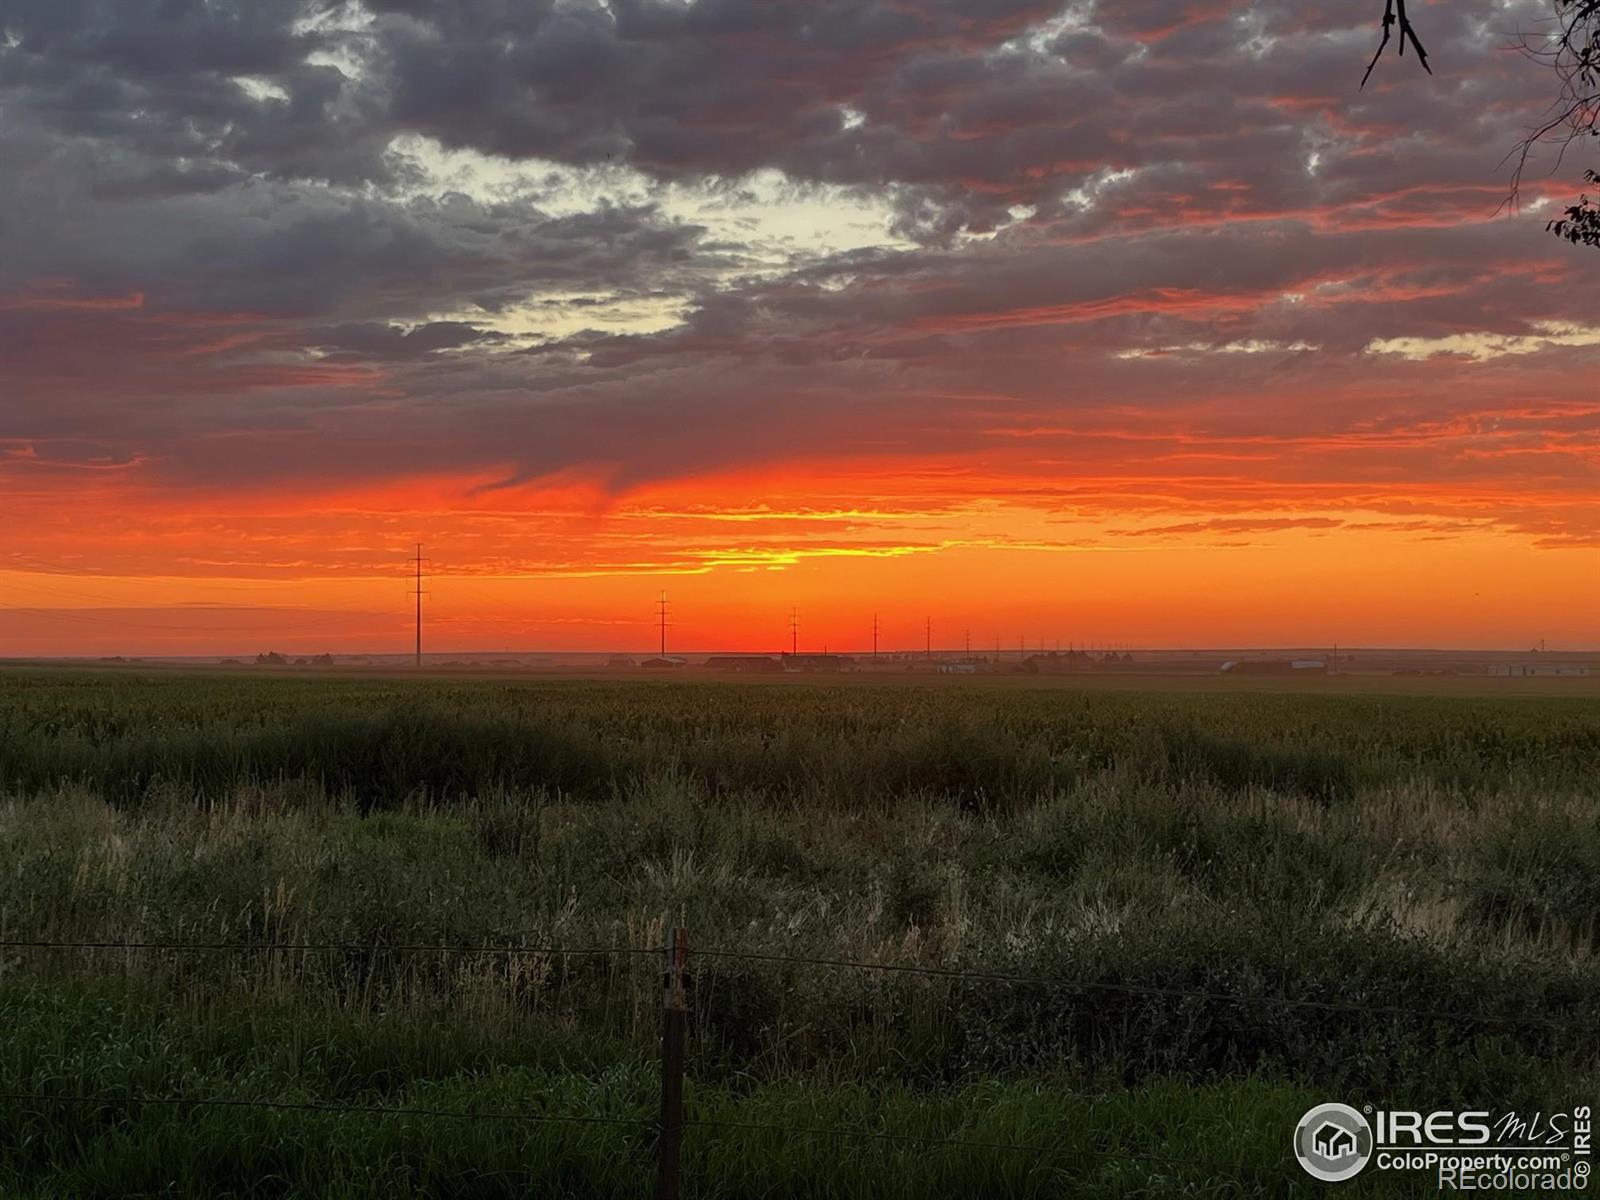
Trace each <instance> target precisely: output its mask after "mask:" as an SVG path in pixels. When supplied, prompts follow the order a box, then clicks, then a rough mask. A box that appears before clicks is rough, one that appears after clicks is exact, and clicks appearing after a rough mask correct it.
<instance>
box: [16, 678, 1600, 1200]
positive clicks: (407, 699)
mask: <svg viewBox="0 0 1600 1200" xmlns="http://www.w3.org/2000/svg"><path fill="white" fill-rule="evenodd" d="M1339 683H1340V684H1341V687H1340V689H1339V691H1338V692H1337V694H1333V693H1328V694H1321V693H1317V692H1314V691H1305V692H1288V691H1285V690H1281V689H1280V690H1278V691H1273V690H1271V689H1270V688H1262V689H1250V688H1245V687H1232V688H1228V689H1215V688H1213V689H1209V690H1197V689H1196V688H1195V687H1189V686H1186V685H1182V684H1178V683H1172V684H1168V685H1166V686H1161V687H1157V686H1149V687H1142V686H1139V685H1135V684H1133V683H1130V682H1127V681H1123V682H1120V683H1119V684H1118V685H1117V686H1115V687H1108V688H1094V687H1074V688H1068V687H1052V686H1046V685H1040V686H1027V685H1025V684H1023V683H1022V682H1021V681H1019V682H1018V685H1017V686H1006V687H997V686H983V685H980V684H968V685H960V684H949V683H941V684H940V685H938V686H926V687H924V686H910V685H899V686H888V685H876V684H872V683H867V682H863V681H859V680H857V681H851V682H850V683H848V684H840V685H829V684H827V683H820V682H808V683H806V684H805V685H793V686H771V685H760V684H753V685H752V684H736V683H713V682H686V681H671V682H643V681H618V682H607V681H600V680H565V681H563V680H531V681H508V680H503V679H502V680H454V681H452V680H448V679H404V678H387V679H385V678H381V677H377V678H365V679H360V678H310V677H302V676H293V675H283V676H275V677H274V676H261V675H242V674H233V675H226V674H221V673H212V674H204V673H182V672H165V673H163V672H150V673H140V672H136V671H128V672H104V673H101V672H72V671H60V670H44V669H39V670H16V671H11V672H7V673H4V674H0V943H3V945H0V1196H3V1197H6V1198H8V1200H9V1198H12V1197H16V1198H27V1200H43V1198H46V1197H48V1198H51V1200H67V1198H72V1200H87V1198H93V1197H123V1196H163V1197H167V1196H171V1197H186V1198H189V1197H193V1198H201V1197H204V1198H210V1197H219V1196H237V1197H245V1196H249V1197H284V1198H287V1197H310V1196H328V1197H341V1198H344V1197H348V1198H352V1200H353V1198H356V1197H360V1198H363V1200H378V1198H388V1197H441V1198H442V1197H529V1196H537V1197H541V1198H543V1197H619V1198H620V1197H637V1196H648V1195H650V1194H651V1190H652V1188H653V1186H654V1180H655V1173H654V1172H655V1168H654V1166H653V1162H652V1141H653V1138H654V1137H655V1126H654V1124H653V1122H654V1121H655V1119H656V1116H657V1102H658V1098H659V1090H660V1083H659V1073H658V1067H659V1057H658V1036H659V1033H660V1028H661V992H662V989H661V982H662V960H661V955H660V953H659V949H660V947H661V946H662V943H663V939H664V936H665V931H666V929H667V928H668V927H669V926H680V927H684V928H687V929H688V930H689V935H690V938H691V949H690V961H689V969H690V976H691V980H690V982H691V1008H692V1011H691V1015H690V1025H691V1037H690V1041H689V1049H688V1065H687V1084H686V1112H687V1116H688V1120H689V1124H688V1127H687V1128H686V1129H685V1132H684V1142H683V1179H684V1192H685V1195H688V1196H696V1197H722V1198H740V1200H742V1198H746V1197H751V1198H753V1197H824V1196H825V1197H857V1196H860V1197H885V1198H888V1197H894V1198H905V1200H910V1198H913V1197H932V1196H963V1197H968V1196H971V1197H987V1196H994V1197H1002V1196H1004V1197H1013V1196H1018V1197H1040V1198H1043V1197H1063V1196H1073V1197H1120V1196H1142V1197H1168V1196H1172V1197H1177V1196H1183V1197H1211V1196H1215V1197H1233V1196H1307V1197H1309V1196H1314V1195H1321V1194H1323V1192H1324V1190H1325V1185H1321V1184H1316V1183H1314V1182H1313V1181H1312V1180H1311V1179H1310V1178H1309V1177H1308V1176H1306V1175H1305V1174H1304V1173H1303V1172H1301V1170H1300V1168H1299V1166H1298V1165H1297V1164H1296V1163H1295V1161H1294V1158H1293V1156H1292V1154H1291V1153H1290V1138H1291V1135H1292V1133H1293V1130H1294V1126H1295V1122H1296V1121H1297V1120H1298V1118H1299V1117H1300V1115H1301V1114H1302V1113H1303V1112H1304V1111H1305V1110H1306V1109H1307V1108H1308V1107H1310V1106H1311V1105H1312V1104H1315V1103H1319V1102H1322V1101H1328V1100H1341V1101H1344V1102H1346V1103H1350V1104H1353V1105H1358V1106H1359V1105H1361V1104H1363V1103H1372V1104H1375V1105H1379V1106H1400V1107H1418V1108H1421V1109H1422V1110H1424V1111H1428V1110H1432V1109H1438V1108H1448V1107H1452V1106H1454V1107H1464V1108H1500V1109H1504V1108H1518V1109H1525V1110H1540V1111H1546V1112H1548V1111H1550V1110H1553V1109H1560V1108H1564V1107H1571V1106H1572V1105H1574V1104H1578V1103H1593V1102H1594V1097H1595V1096H1596V1095H1597V1094H1600V1087H1597V1084H1600V957H1597V951H1600V695H1595V694H1593V693H1592V692H1590V693H1573V694H1565V695H1562V694H1520V693H1514V692H1511V691H1509V690H1508V691H1507V692H1506V694H1502V695H1466V694H1450V695H1424V694H1399V693H1379V692H1369V693H1363V692H1361V691H1359V690H1357V687H1358V686H1359V685H1356V684H1354V683H1352V682H1351V681H1345V680H1340V681H1339ZM1418 690H1420V688H1419V689H1418ZM860 964H875V965H868V966H862V965H860ZM1408 1189H1409V1190H1408ZM1341 1192H1342V1194H1345V1195H1349V1196H1352V1197H1359V1196H1376V1195H1424V1194H1426V1195H1436V1194H1437V1190H1436V1187H1435V1185H1434V1183H1433V1181H1432V1180H1429V1179H1426V1178H1422V1177H1416V1178H1412V1179H1403V1178H1402V1177H1400V1176H1381V1175H1376V1174H1369V1175H1364V1176H1362V1177H1360V1178H1359V1179H1357V1180H1355V1181H1352V1182H1350V1183H1348V1184H1344V1185H1341Z"/></svg>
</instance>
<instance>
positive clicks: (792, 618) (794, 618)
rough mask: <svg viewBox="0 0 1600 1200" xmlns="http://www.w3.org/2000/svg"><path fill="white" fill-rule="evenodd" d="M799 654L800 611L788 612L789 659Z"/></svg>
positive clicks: (791, 610)
mask: <svg viewBox="0 0 1600 1200" xmlns="http://www.w3.org/2000/svg"><path fill="white" fill-rule="evenodd" d="M799 653H800V610H799V609H798V608H791V609H790V610H789V657H790V658H793V657H794V656H795V655H796V654H799Z"/></svg>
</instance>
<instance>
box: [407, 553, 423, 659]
mask: <svg viewBox="0 0 1600 1200" xmlns="http://www.w3.org/2000/svg"><path fill="white" fill-rule="evenodd" d="M415 561H416V568H417V581H416V584H415V585H414V586H413V587H412V589H411V594H412V595H414V596H415V597H416V598H417V660H416V661H417V666H419V667H420V666H421V665H422V597H423V596H425V595H427V593H426V592H424V591H423V590H422V564H423V563H424V562H425V561H426V560H425V559H424V558H423V557H422V543H421V542H418V543H417V557H416V560H415Z"/></svg>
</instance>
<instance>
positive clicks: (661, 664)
mask: <svg viewBox="0 0 1600 1200" xmlns="http://www.w3.org/2000/svg"><path fill="white" fill-rule="evenodd" d="M688 665H689V664H688V663H687V662H686V661H685V660H684V659H681V658H675V657H673V656H672V655H666V656H664V657H659V658H647V659H645V660H644V661H643V662H642V663H640V664H639V667H640V669H641V670H644V671H676V670H678V669H679V668H680V667H686V666H688Z"/></svg>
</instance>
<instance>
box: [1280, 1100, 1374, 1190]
mask: <svg viewBox="0 0 1600 1200" xmlns="http://www.w3.org/2000/svg"><path fill="white" fill-rule="evenodd" d="M1294 1156H1295V1157H1296V1158H1297V1159H1299V1160H1300V1165H1301V1166H1302V1167H1304V1168H1305V1169H1306V1174H1308V1175H1310V1176H1311V1177H1312V1178H1313V1179H1321V1180H1323V1181H1324V1182H1326V1183H1338V1182H1339V1181H1340V1180H1344V1179H1351V1178H1353V1177H1354V1176H1355V1175H1357V1174H1358V1173H1359V1172H1360V1171H1361V1168H1362V1167H1364V1166H1366V1165H1367V1160H1368V1159H1370V1158H1371V1157H1372V1126H1371V1125H1369V1124H1368V1123H1367V1118H1366V1117H1365V1116H1363V1115H1362V1114H1361V1113H1359V1112H1357V1111H1356V1110H1355V1109H1353V1108H1351V1107H1350V1106H1349V1105H1348V1104H1319V1105H1317V1106H1316V1107H1315V1108H1313V1109H1312V1110H1311V1111H1310V1112H1308V1113H1306V1115H1305V1116H1303V1117H1301V1118H1300V1124H1299V1125H1297V1126H1295V1131H1294Z"/></svg>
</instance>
